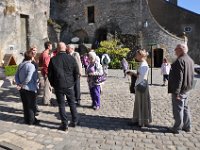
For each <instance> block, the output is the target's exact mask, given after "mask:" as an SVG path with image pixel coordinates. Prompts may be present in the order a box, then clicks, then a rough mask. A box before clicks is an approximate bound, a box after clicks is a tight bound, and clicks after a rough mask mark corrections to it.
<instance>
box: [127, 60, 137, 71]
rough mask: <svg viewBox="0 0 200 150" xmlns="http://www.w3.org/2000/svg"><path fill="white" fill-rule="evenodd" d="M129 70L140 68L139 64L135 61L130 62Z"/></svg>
mask: <svg viewBox="0 0 200 150" xmlns="http://www.w3.org/2000/svg"><path fill="white" fill-rule="evenodd" d="M128 64H129V69H132V70H136V69H137V68H138V66H139V63H138V62H136V61H135V59H133V60H132V61H128Z"/></svg>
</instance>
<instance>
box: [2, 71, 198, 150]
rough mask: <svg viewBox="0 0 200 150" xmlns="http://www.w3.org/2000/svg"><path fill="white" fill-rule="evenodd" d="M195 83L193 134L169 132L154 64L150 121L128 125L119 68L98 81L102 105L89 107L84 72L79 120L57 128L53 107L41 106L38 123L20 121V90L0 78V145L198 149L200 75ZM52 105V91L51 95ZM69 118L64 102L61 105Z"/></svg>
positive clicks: (59, 149) (68, 149) (167, 107)
mask: <svg viewBox="0 0 200 150" xmlns="http://www.w3.org/2000/svg"><path fill="white" fill-rule="evenodd" d="M195 79H196V80H197V84H196V88H195V89H194V90H193V91H191V93H190V106H191V112H192V122H193V128H192V129H193V130H192V133H185V132H181V133H180V134H178V135H177V134H176V135H174V134H172V133H169V132H168V130H167V127H171V126H172V125H173V118H172V107H171V99H170V95H168V93H167V86H165V87H163V86H160V85H161V84H162V76H161V75H160V70H159V69H153V85H152V86H150V94H151V101H152V115H153V122H152V125H151V126H150V127H148V128H147V127H144V128H138V127H130V126H128V125H127V123H128V122H129V121H130V120H131V117H132V112H133V103H134V96H133V95H132V94H130V93H129V82H130V81H129V80H128V78H123V74H122V71H121V70H109V78H108V80H107V81H106V83H105V84H104V86H103V94H102V97H101V109H100V110H98V111H94V110H93V109H91V108H90V105H91V98H90V95H89V91H88V87H87V82H86V77H83V78H82V79H81V84H82V85H81V89H82V101H81V104H82V106H81V107H78V112H79V116H80V125H79V126H77V127H76V128H69V130H68V132H63V131H59V130H57V128H58V126H59V125H60V120H59V114H58V108H57V106H42V105H40V101H41V97H39V98H38V101H39V108H40V109H41V112H40V114H39V116H38V118H39V119H40V120H41V125H39V126H28V125H25V124H23V113H22V104H21V101H20V99H19V93H18V91H17V90H16V89H15V87H14V86H12V85H11V86H9V80H5V82H4V83H3V85H2V87H1V89H0V93H1V94H0V149H6V148H5V147H9V148H10V149H15V150H17V149H25V150H30V149H33V150H35V149H52V150H98V149H103V150H129V149H130V150H132V149H136V150H137V149H138V150H141V149H180V150H184V149H191V150H193V149H200V117H199V112H200V105H199V103H200V93H199V89H200V84H199V83H200V76H197V75H196V78H195ZM53 102H54V104H55V105H56V101H55V96H54V99H53ZM66 110H67V112H68V116H69V120H70V113H69V107H66Z"/></svg>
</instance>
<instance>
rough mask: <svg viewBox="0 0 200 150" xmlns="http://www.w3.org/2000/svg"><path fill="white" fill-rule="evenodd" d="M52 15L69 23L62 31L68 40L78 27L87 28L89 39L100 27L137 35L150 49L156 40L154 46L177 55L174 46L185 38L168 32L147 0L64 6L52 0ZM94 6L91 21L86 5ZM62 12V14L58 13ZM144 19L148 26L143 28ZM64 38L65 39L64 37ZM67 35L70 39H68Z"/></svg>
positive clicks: (110, 1)
mask: <svg viewBox="0 0 200 150" xmlns="http://www.w3.org/2000/svg"><path fill="white" fill-rule="evenodd" d="M51 2H52V3H51V12H53V13H51V18H52V19H54V20H57V21H58V22H65V23H66V24H67V25H68V28H66V30H65V31H63V32H62V33H61V40H64V41H65V40H66V39H68V40H66V42H69V39H70V38H71V37H73V36H75V35H73V33H74V32H75V31H78V30H84V31H85V32H86V33H87V35H88V36H89V39H90V42H92V39H94V38H95V36H96V35H95V33H96V31H97V30H98V29H99V28H102V27H103V28H106V29H107V31H108V32H109V33H113V31H114V30H116V31H117V32H119V33H120V34H122V35H123V34H124V35H126V34H129V35H134V36H136V37H139V38H138V41H139V42H138V43H139V45H142V47H144V48H146V49H147V50H149V51H150V46H149V45H150V44H152V43H155V44H156V45H154V48H157V47H162V48H163V47H164V48H165V49H166V50H167V51H168V54H169V55H171V56H170V57H172V58H173V57H174V53H173V49H174V48H175V46H176V45H177V44H178V43H182V42H183V40H182V39H180V38H178V37H176V36H175V35H173V34H171V33H169V32H167V31H166V30H165V29H164V28H163V27H162V26H160V25H159V23H158V22H157V21H156V20H155V19H154V17H153V15H152V14H151V11H150V9H149V7H148V1H147V0H141V1H133V0H96V1H89V0H88V1H87V0H86V1H80V2H77V1H73V0H68V1H67V2H64V3H63V4H62V5H61V4H59V3H56V2H55V1H51ZM88 6H94V7H95V23H92V24H88V20H87V7H88ZM59 12H62V13H59ZM145 22H147V23H148V27H144V24H145ZM63 37H64V38H63ZM66 37H68V38H66Z"/></svg>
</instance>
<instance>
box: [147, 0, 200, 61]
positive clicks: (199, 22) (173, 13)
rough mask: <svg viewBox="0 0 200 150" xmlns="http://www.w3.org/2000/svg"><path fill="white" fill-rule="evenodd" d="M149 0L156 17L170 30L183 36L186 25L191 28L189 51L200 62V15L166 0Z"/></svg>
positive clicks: (187, 33)
mask: <svg viewBox="0 0 200 150" xmlns="http://www.w3.org/2000/svg"><path fill="white" fill-rule="evenodd" d="M148 1H149V8H150V10H151V12H152V14H153V16H154V18H155V19H156V20H157V21H158V23H159V24H160V25H161V26H162V27H164V28H165V29H166V30H168V31H169V32H171V33H174V34H175V35H177V36H181V35H182V33H183V32H184V30H185V28H186V27H190V28H191V32H186V36H187V37H188V47H189V52H188V53H189V54H190V56H191V57H192V58H193V59H194V60H195V62H196V63H198V64H200V53H199V50H200V36H199V33H200V28H199V27H200V15H199V14H196V13H194V12H191V11H188V10H186V9H183V8H181V7H178V6H177V5H173V4H171V3H169V2H167V1H165V0H148ZM163 18H164V19H163Z"/></svg>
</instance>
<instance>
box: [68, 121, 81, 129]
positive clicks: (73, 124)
mask: <svg viewBox="0 0 200 150" xmlns="http://www.w3.org/2000/svg"><path fill="white" fill-rule="evenodd" d="M77 125H79V122H78V121H76V122H70V124H69V126H70V127H73V128H75V127H76V126H77Z"/></svg>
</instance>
